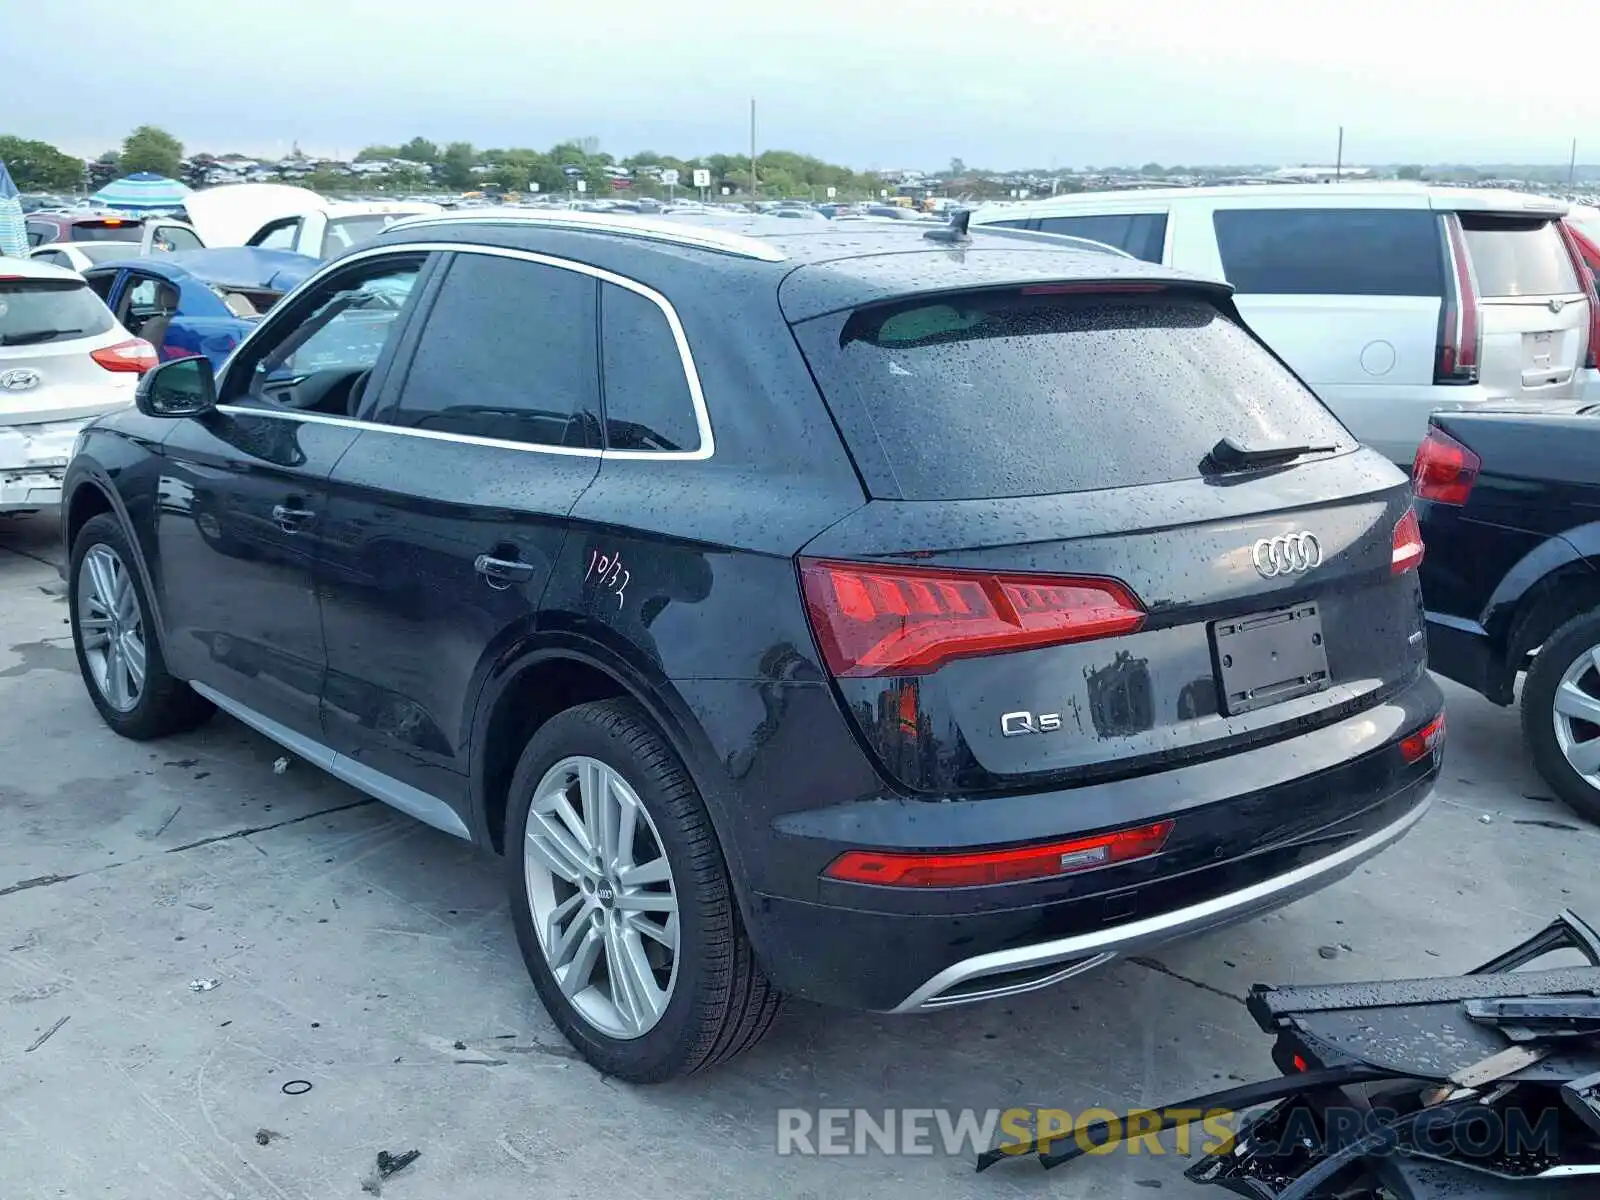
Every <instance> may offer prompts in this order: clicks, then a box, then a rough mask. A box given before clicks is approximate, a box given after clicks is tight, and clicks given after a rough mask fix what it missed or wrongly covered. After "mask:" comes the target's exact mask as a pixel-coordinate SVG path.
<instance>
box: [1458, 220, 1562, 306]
mask: <svg viewBox="0 0 1600 1200" xmlns="http://www.w3.org/2000/svg"><path fill="white" fill-rule="evenodd" d="M1461 231H1462V233H1463V234H1464V235H1465V236H1466V239H1467V255H1468V257H1470V258H1471V259H1472V273H1473V275H1474V277H1475V278H1476V279H1477V282H1478V294H1479V295H1480V296H1483V297H1484V298H1485V299H1502V298H1505V297H1508V296H1567V295H1571V294H1572V293H1573V292H1581V291H1582V290H1583V287H1582V285H1581V284H1580V283H1579V282H1578V275H1577V272H1576V271H1575V270H1574V269H1573V266H1572V256H1571V255H1570V254H1568V253H1567V246H1566V243H1565V242H1564V241H1562V240H1561V234H1560V232H1559V231H1558V230H1557V229H1556V225H1555V222H1554V221H1550V220H1544V219H1539V218H1533V219H1529V218H1527V217H1501V216H1493V215H1483V214H1479V213H1462V214H1461Z"/></svg>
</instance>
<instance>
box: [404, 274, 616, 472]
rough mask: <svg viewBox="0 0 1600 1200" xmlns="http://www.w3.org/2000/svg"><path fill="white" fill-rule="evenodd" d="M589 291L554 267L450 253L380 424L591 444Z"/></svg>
mask: <svg viewBox="0 0 1600 1200" xmlns="http://www.w3.org/2000/svg"><path fill="white" fill-rule="evenodd" d="M596 287H597V281H596V280H595V279H594V278H593V277H591V276H589V275H584V274H580V273H578V272H576V271H568V270H564V269H562V268H560V267H550V266H545V265H543V264H541V263H532V262H526V261H523V260H521V259H514V258H504V257H501V256H499V255H489V254H465V253H464V254H458V255H456V257H455V260H454V261H453V262H452V263H451V264H450V270H449V274H447V275H446V276H445V279H444V283H443V284H442V285H441V286H440V288H439V294H438V297H437V298H436V299H435V300H434V302H433V305H432V307H431V308H429V309H428V312H427V316H426V318H425V320H424V324H423V328H422V334H421V337H420V338H419V340H418V343H417V350H416V354H415V356H414V357H413V358H412V360H411V367H410V370H409V371H408V372H407V373H406V378H405V383H404V384H403V385H402V386H401V389H400V396H399V400H398V401H397V403H396V405H395V408H394V411H392V412H390V413H388V414H387V415H386V416H385V417H384V420H386V421H388V422H389V423H390V424H394V425H404V426H408V427H410V428H413V429H426V430H431V431H434V432H438V433H454V434H464V435H467V436H469V437H483V438H494V439H496V440H498V441H506V442H518V443H521V444H523V445H528V446H565V447H584V446H590V445H597V444H598V440H599V439H598V437H596V436H594V435H595V434H596V432H597V431H596V430H595V429H594V428H593V426H594V425H595V424H596V423H597V418H598V413H599V410H600V378H599V370H598V353H597V347H596V344H595V343H596V329H595V326H596V321H595V312H596V302H595V301H596V296H595V289H596Z"/></svg>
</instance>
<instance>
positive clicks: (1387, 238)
mask: <svg viewBox="0 0 1600 1200" xmlns="http://www.w3.org/2000/svg"><path fill="white" fill-rule="evenodd" d="M1212 223H1213V225H1214V227H1215V228H1216V231H1217V250H1218V251H1219V252H1220V253H1221V255H1222V269H1223V271H1224V273H1225V274H1226V275H1227V277H1228V282H1230V283H1232V284H1233V286H1234V287H1235V288H1236V289H1237V290H1238V291H1239V292H1240V293H1241V294H1244V295H1248V294H1251V293H1256V294H1262V295H1301V296H1442V295H1444V264H1443V253H1442V251H1441V236H1440V232H1439V223H1438V218H1436V217H1435V216H1434V214H1433V213H1432V212H1429V211H1427V210H1425V209H1400V210H1394V209H1377V208H1334V209H1314V208H1299V209H1295V208H1271V209H1244V208H1239V209H1222V210H1219V211H1217V212H1216V213H1214V214H1213V215H1212Z"/></svg>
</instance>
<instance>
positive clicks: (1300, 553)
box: [1250, 530, 1322, 579]
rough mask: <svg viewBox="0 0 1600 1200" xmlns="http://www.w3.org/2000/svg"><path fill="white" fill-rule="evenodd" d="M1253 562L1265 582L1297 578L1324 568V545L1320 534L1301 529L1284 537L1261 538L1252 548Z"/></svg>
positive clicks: (1251, 558)
mask: <svg viewBox="0 0 1600 1200" xmlns="http://www.w3.org/2000/svg"><path fill="white" fill-rule="evenodd" d="M1250 561H1251V562H1253V563H1255V565H1256V572H1257V573H1258V574H1259V575H1260V576H1261V577H1262V578H1263V579H1276V578H1277V577H1278V576H1279V575H1297V574H1299V573H1300V572H1301V571H1309V570H1310V569H1311V568H1312V567H1316V566H1321V565H1322V543H1321V542H1319V541H1317V535H1316V534H1314V533H1307V532H1306V531H1305V530H1301V531H1300V532H1299V533H1286V534H1284V535H1283V536H1282V537H1275V538H1262V539H1261V540H1260V541H1259V542H1257V543H1256V544H1255V545H1254V546H1252V547H1251V548H1250Z"/></svg>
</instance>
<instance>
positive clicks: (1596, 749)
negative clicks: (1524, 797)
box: [1522, 612, 1600, 821]
mask: <svg viewBox="0 0 1600 1200" xmlns="http://www.w3.org/2000/svg"><path fill="white" fill-rule="evenodd" d="M1522 731H1523V736H1524V737H1525V738H1526V739H1527V742H1528V750H1529V753H1531V754H1532V755H1533V762H1534V765H1535V766H1536V767H1538V769H1539V774H1540V775H1542V776H1544V779H1545V782H1546V783H1548V784H1549V785H1550V786H1551V787H1552V788H1553V789H1554V790H1555V793H1556V795H1558V796H1559V797H1561V799H1562V800H1563V801H1565V802H1566V804H1567V806H1568V807H1570V808H1571V809H1572V810H1573V811H1574V812H1576V813H1579V814H1580V815H1582V816H1585V817H1587V818H1588V819H1589V820H1591V821H1600V612H1591V613H1583V614H1581V615H1579V616H1576V617H1573V618H1572V620H1570V621H1568V622H1567V623H1566V624H1565V625H1563V626H1561V628H1559V629H1557V630H1556V631H1555V632H1554V633H1552V634H1551V635H1550V636H1549V637H1548V638H1546V639H1545V643H1544V645H1543V647H1541V648H1540V650H1539V653H1538V654H1537V655H1535V656H1534V660H1533V666H1532V667H1531V668H1529V670H1528V677H1527V680H1526V681H1525V682H1524V683H1523V685H1522Z"/></svg>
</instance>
